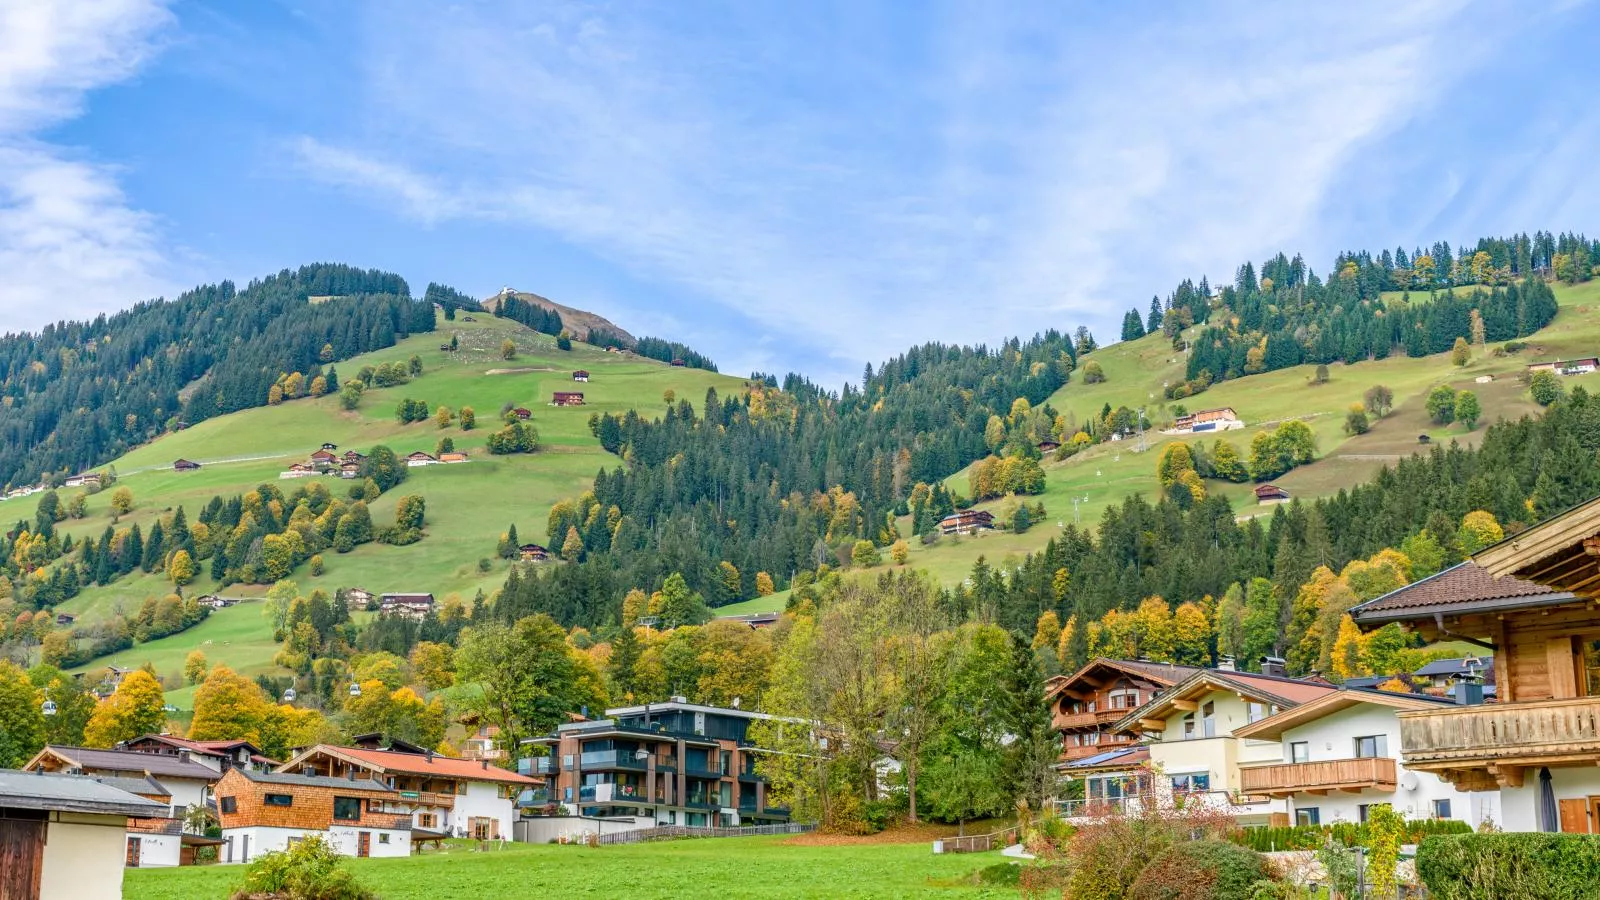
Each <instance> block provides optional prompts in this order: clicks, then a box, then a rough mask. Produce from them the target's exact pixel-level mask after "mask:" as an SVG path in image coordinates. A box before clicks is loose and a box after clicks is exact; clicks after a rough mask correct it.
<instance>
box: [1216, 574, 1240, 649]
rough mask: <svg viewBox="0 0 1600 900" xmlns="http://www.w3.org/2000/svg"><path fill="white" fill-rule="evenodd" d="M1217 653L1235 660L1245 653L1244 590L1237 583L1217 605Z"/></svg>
mask: <svg viewBox="0 0 1600 900" xmlns="http://www.w3.org/2000/svg"><path fill="white" fill-rule="evenodd" d="M1217 653H1218V654H1220V655H1222V656H1228V657H1232V658H1233V659H1235V660H1238V659H1240V658H1241V657H1243V656H1244V653H1245V642H1244V588H1243V586H1241V585H1240V584H1239V583H1238V582H1237V581H1236V582H1234V583H1233V584H1230V585H1228V590H1227V591H1225V592H1224V593H1223V595H1222V602H1220V603H1218V604H1217Z"/></svg>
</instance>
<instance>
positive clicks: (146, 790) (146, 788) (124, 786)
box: [85, 775, 172, 797]
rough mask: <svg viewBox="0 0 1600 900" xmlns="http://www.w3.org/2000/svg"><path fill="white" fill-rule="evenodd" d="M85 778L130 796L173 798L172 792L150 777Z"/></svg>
mask: <svg viewBox="0 0 1600 900" xmlns="http://www.w3.org/2000/svg"><path fill="white" fill-rule="evenodd" d="M85 777H88V778H93V779H94V780H95V781H98V782H100V783H101V784H104V785H107V786H109V787H114V788H116V789H117V790H119V791H127V792H128V793H130V794H144V795H147V796H153V797H171V796H172V792H171V791H169V790H167V789H166V788H164V787H162V786H161V782H159V781H156V780H155V779H154V778H151V777H149V776H146V777H144V778H120V777H117V776H115V775H88V776H85Z"/></svg>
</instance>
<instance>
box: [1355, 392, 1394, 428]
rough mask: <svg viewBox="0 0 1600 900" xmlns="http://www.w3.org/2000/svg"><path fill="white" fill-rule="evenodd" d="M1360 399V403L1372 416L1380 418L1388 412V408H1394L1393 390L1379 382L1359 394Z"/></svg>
mask: <svg viewBox="0 0 1600 900" xmlns="http://www.w3.org/2000/svg"><path fill="white" fill-rule="evenodd" d="M1361 399H1362V404H1363V405H1364V406H1366V408H1367V412H1368V413H1371V414H1372V416H1373V417H1374V418H1378V419H1381V418H1383V417H1384V416H1387V415H1388V414H1389V410H1391V409H1393V408H1394V391H1392V390H1390V389H1389V388H1387V387H1385V386H1384V385H1381V384H1375V385H1373V386H1372V387H1369V388H1367V391H1366V393H1365V394H1362V395H1361Z"/></svg>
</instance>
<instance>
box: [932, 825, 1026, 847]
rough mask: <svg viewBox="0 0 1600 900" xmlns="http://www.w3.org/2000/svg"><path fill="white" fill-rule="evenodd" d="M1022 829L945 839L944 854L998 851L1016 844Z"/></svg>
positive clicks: (1015, 827) (1014, 828) (1012, 827)
mask: <svg viewBox="0 0 1600 900" xmlns="http://www.w3.org/2000/svg"><path fill="white" fill-rule="evenodd" d="M1021 834H1022V829H1020V828H1018V827H1017V826H1016V825H1013V826H1011V827H1010V828H1003V829H1001V830H999V831H991V832H989V833H988V834H967V835H962V836H961V837H952V838H945V839H944V852H946V853H984V852H987V851H989V850H998V849H1000V848H1002V847H1009V846H1011V845H1012V844H1015V843H1016V842H1017V840H1018V838H1020V837H1021Z"/></svg>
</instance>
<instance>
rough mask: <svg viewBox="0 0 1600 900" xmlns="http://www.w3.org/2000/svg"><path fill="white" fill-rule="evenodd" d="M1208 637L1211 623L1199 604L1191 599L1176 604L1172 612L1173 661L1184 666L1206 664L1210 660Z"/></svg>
mask: <svg viewBox="0 0 1600 900" xmlns="http://www.w3.org/2000/svg"><path fill="white" fill-rule="evenodd" d="M1210 637H1211V623H1210V622H1208V621H1207V620H1206V613H1205V610H1203V609H1201V608H1200V604H1198V603H1195V602H1194V601H1192V600H1190V601H1186V602H1183V603H1180V604H1178V608H1177V609H1175V610H1173V613H1172V656H1173V661H1174V662H1177V663H1181V664H1183V665H1186V666H1203V665H1207V664H1208V663H1210V661H1211V651H1210V648H1209V646H1208V644H1209V638H1210Z"/></svg>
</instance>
